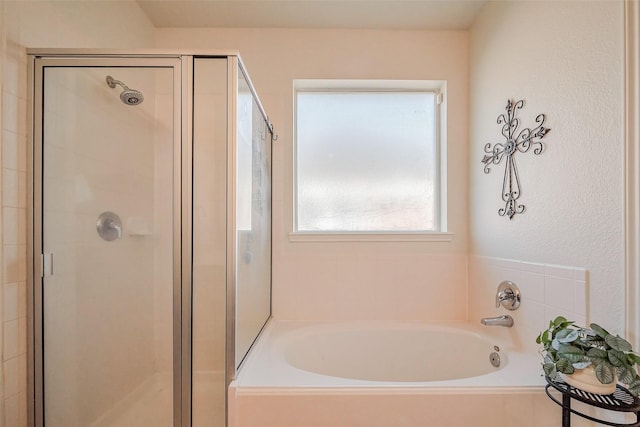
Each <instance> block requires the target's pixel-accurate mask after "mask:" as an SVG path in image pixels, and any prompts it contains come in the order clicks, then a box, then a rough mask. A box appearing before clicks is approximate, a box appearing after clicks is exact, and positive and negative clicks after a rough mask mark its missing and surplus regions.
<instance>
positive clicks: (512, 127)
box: [482, 100, 550, 219]
mask: <svg viewBox="0 0 640 427" xmlns="http://www.w3.org/2000/svg"><path fill="white" fill-rule="evenodd" d="M522 107H524V100H520V101H518V102H516V103H514V102H513V101H511V100H508V101H507V107H506V110H507V113H506V114H500V115H499V116H498V124H499V125H502V136H504V137H505V138H506V142H505V143H503V144H498V143H497V144H495V145H494V146H493V148H491V144H490V143H489V144H487V145H485V146H484V152H485V153H487V154H485V156H484V157H483V158H482V163H484V173H487V174H488V173H489V172H490V171H491V169H490V168H489V166H490V165H497V164H499V163H500V162H501V161H502V159H503V158H504V157H506V158H507V161H506V164H505V168H504V179H503V181H502V200H503V201H504V203H505V205H504V208H500V209H498V215H500V216H505V215H506V216H508V217H509V219H513V216H514V215H515V214H521V213H523V212H524V210H525V207H524V205H519V204H518V199H519V198H520V194H521V191H520V178H519V177H518V168H517V167H516V162H515V158H514V157H513V155H514V154H515V153H516V152H518V151H519V152H521V153H526V152H527V151H529V150H530V149H531V147H534V149H533V154H541V153H542V150H543V149H544V146H543V145H542V138H544V137H545V135H546V134H547V133H548V132H549V131H550V129H549V128H545V127H544V126H543V124H544V121H545V115H544V114H538V116H537V117H536V123H537V126H536V127H535V128H533V129H531V128H524V129H522V130H521V131H519V132H518V128H519V127H520V119H518V118H516V111H517V110H520V109H522ZM516 132H518V133H516Z"/></svg>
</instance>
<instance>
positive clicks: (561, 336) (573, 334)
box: [556, 329, 579, 343]
mask: <svg viewBox="0 0 640 427" xmlns="http://www.w3.org/2000/svg"><path fill="white" fill-rule="evenodd" d="M578 337H579V335H578V331H577V330H575V329H563V330H561V331H560V332H558V333H557V334H556V339H557V340H558V341H559V342H561V343H569V342H573V341H575V340H577V339H578Z"/></svg>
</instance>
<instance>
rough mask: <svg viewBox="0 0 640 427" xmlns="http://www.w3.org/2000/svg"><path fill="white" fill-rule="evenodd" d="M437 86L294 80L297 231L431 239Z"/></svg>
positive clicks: (436, 219)
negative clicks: (421, 235) (428, 236)
mask: <svg viewBox="0 0 640 427" xmlns="http://www.w3.org/2000/svg"><path fill="white" fill-rule="evenodd" d="M443 86H444V83H443V82H415V81H411V82H401V81H375V82H373V81H339V82H335V81H309V80H305V81H297V82H296V87H295V113H296V116H295V126H296V137H295V138H296V141H295V144H296V145H295V147H296V148H295V150H296V159H295V161H296V172H295V174H296V177H295V181H296V186H295V191H296V194H295V200H296V214H295V216H296V219H295V221H296V224H295V231H297V232H329V233H330V232H337V233H344V232H356V233H361V232H365V233H366V232H369V233H387V232H398V233H404V232H434V231H444V230H443V227H442V225H443V222H442V221H441V208H442V207H441V206H440V200H441V189H440V184H441V182H442V180H441V177H440V156H441V154H442V152H443V150H442V148H443V147H441V145H440V144H441V143H440V142H439V139H440V135H441V132H440V128H441V126H440V121H441V114H440V111H439V110H440V107H441V104H442V101H443V95H442V94H443V89H444V87H443Z"/></svg>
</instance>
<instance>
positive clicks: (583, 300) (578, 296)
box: [574, 280, 587, 316]
mask: <svg viewBox="0 0 640 427" xmlns="http://www.w3.org/2000/svg"><path fill="white" fill-rule="evenodd" d="M574 304H575V307H574V310H575V312H576V314H577V315H579V316H586V315H587V284H586V283H585V282H583V281H579V280H576V281H575V302H574Z"/></svg>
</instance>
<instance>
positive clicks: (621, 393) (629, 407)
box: [544, 377, 640, 427]
mask: <svg viewBox="0 0 640 427" xmlns="http://www.w3.org/2000/svg"><path fill="white" fill-rule="evenodd" d="M546 380H547V385H546V386H545V389H544V390H545V392H546V393H547V396H549V398H550V399H551V400H553V401H554V402H555V403H556V404H558V405H560V406H561V407H562V427H571V414H576V415H578V416H580V417H582V418H586V419H588V420H590V421H593V422H596V423H600V424H604V425H608V426H614V427H638V426H640V399H638V398H637V397H635V396H633V395H632V394H631V393H630V392H629V390H627V389H626V388H624V387H622V386H620V385H616V391H614V392H613V393H612V394H608V395H600V394H594V393H589V392H587V391H584V390H580V389H577V388H575V387H573V386H570V385H569V384H567V383H565V382H564V381H562V380H559V379H557V380H551V379H549V378H548V377H547V378H546ZM551 387H552V388H554V389H555V390H557V391H559V392H560V393H561V394H562V402H560V401H559V400H558V399H557V398H556V397H554V396H553V395H552V394H551V392H550V391H549V388H551ZM571 399H575V400H577V401H579V402H582V403H586V404H587V405H591V406H595V407H597V408H602V409H606V410H609V411H615V412H629V413H633V414H634V415H635V417H636V421H635V422H634V423H630V424H617V423H613V422H610V421H605V420H600V419H597V418H594V417H591V416H589V415H587V414H584V413H582V412H580V411H577V410H575V409H572V408H571Z"/></svg>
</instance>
